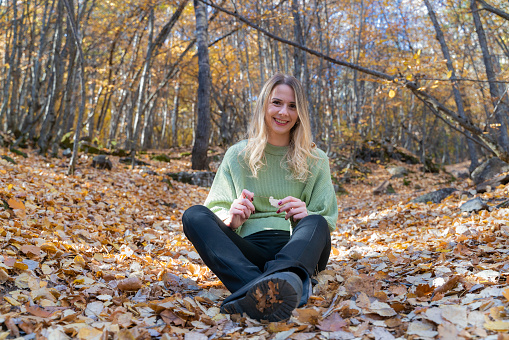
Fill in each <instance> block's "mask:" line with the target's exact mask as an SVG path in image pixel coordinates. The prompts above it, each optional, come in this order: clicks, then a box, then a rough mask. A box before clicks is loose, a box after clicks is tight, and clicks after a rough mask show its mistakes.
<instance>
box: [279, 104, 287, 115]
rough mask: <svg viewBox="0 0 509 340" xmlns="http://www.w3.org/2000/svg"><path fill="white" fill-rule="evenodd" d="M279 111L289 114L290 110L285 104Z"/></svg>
mask: <svg viewBox="0 0 509 340" xmlns="http://www.w3.org/2000/svg"><path fill="white" fill-rule="evenodd" d="M279 113H284V114H288V110H287V107H286V105H283V107H282V108H281V110H279Z"/></svg>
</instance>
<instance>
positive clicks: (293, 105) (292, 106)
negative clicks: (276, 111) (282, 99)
mask: <svg viewBox="0 0 509 340" xmlns="http://www.w3.org/2000/svg"><path fill="white" fill-rule="evenodd" d="M289 107H290V109H296V108H297V105H295V104H290V105H289Z"/></svg>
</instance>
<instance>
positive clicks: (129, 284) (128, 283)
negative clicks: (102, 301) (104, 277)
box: [117, 276, 143, 291]
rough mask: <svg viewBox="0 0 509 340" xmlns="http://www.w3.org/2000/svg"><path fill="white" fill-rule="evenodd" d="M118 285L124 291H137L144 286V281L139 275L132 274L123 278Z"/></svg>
mask: <svg viewBox="0 0 509 340" xmlns="http://www.w3.org/2000/svg"><path fill="white" fill-rule="evenodd" d="M117 287H118V289H120V290H123V291H137V290H139V289H140V288H141V287H143V283H142V282H141V280H140V279H139V278H138V277H137V276H132V277H129V278H127V279H124V280H121V281H119V282H118V283H117Z"/></svg>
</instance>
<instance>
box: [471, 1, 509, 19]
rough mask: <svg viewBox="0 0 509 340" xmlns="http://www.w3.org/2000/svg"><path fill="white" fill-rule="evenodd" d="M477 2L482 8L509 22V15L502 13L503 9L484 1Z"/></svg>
mask: <svg viewBox="0 0 509 340" xmlns="http://www.w3.org/2000/svg"><path fill="white" fill-rule="evenodd" d="M475 1H477V2H478V3H479V4H481V6H482V8H483V9H485V10H487V11H488V12H491V13H493V14H496V15H498V16H499V17H501V18H504V19H505V20H509V13H506V12H504V11H502V10H501V9H498V8H496V7H493V6H491V5H490V4H488V3H487V2H486V1H484V0H475Z"/></svg>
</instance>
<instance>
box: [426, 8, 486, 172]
mask: <svg viewBox="0 0 509 340" xmlns="http://www.w3.org/2000/svg"><path fill="white" fill-rule="evenodd" d="M424 3H425V5H426V7H427V8H428V13H429V17H430V19H431V22H432V23H433V27H434V28H435V32H436V38H437V40H438V42H439V43H440V48H441V49H442V53H443V55H444V58H445V59H446V61H447V69H448V70H449V72H451V78H450V79H451V81H452V91H453V94H454V101H455V102H456V108H457V110H458V115H459V116H460V117H462V118H466V114H465V109H464V105H463V104H464V103H463V98H462V95H461V93H460V90H459V84H458V81H457V78H456V71H455V70H454V66H453V64H452V58H451V55H450V53H449V48H448V47H447V43H446V42H445V37H444V34H443V32H442V28H441V27H440V23H439V22H438V19H437V17H436V15H435V11H434V10H433V7H432V6H431V3H430V2H429V0H424ZM465 133H466V134H467V135H468V136H469V137H471V133H470V132H468V131H467V132H465ZM466 141H467V146H468V153H469V156H470V167H469V169H470V172H472V171H474V169H475V168H477V166H478V165H479V160H478V156H477V151H476V148H475V144H474V142H473V141H472V140H471V139H469V138H467V139H466Z"/></svg>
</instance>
